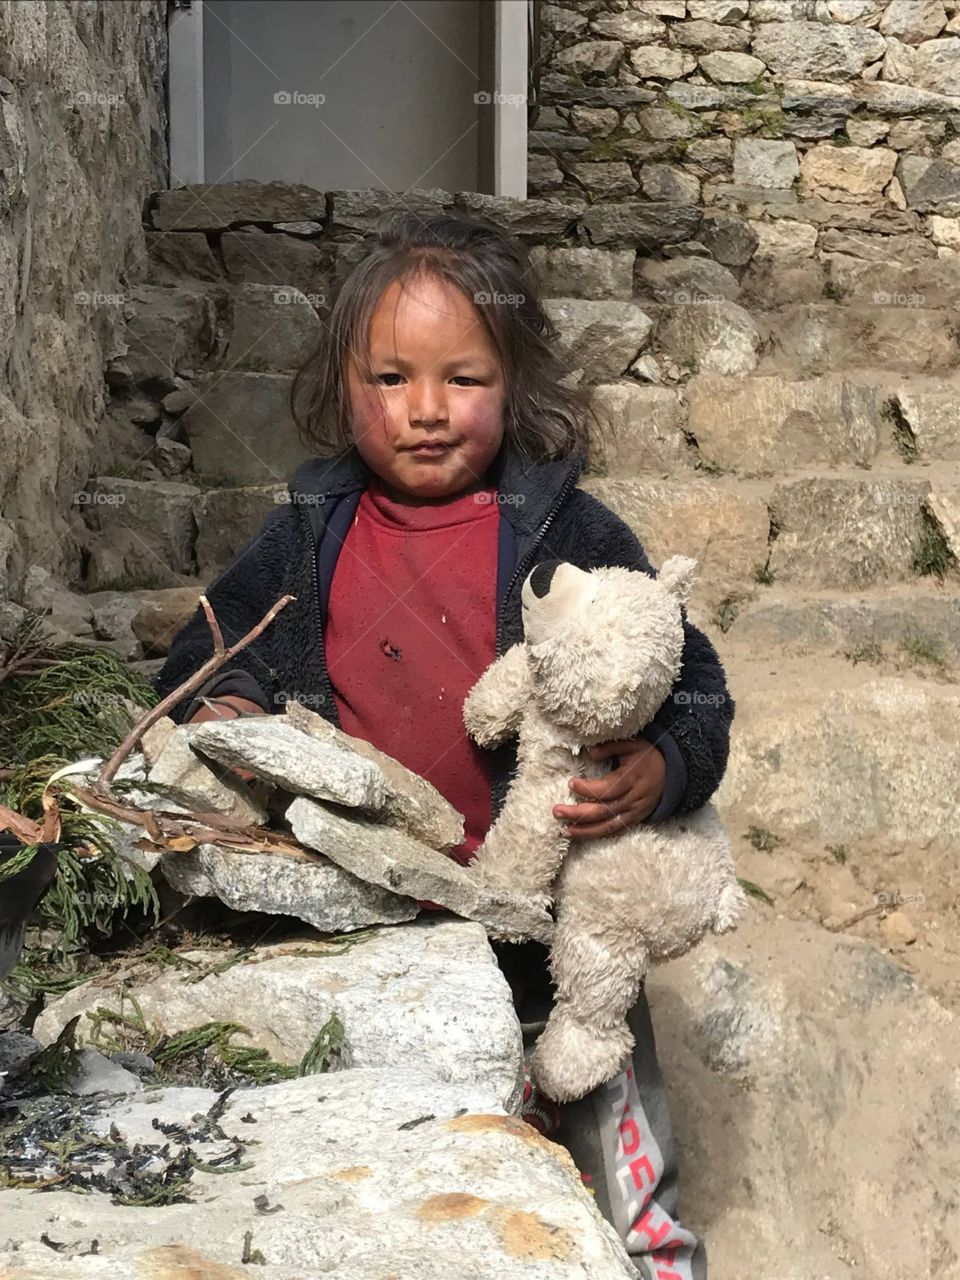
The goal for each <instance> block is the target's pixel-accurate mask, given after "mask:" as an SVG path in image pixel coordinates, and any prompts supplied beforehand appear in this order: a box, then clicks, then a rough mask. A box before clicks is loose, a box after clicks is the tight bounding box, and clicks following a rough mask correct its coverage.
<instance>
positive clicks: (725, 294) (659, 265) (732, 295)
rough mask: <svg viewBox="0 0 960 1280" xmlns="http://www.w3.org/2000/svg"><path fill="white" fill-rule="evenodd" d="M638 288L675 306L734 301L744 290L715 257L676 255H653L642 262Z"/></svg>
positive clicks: (659, 300) (638, 270) (657, 299)
mask: <svg viewBox="0 0 960 1280" xmlns="http://www.w3.org/2000/svg"><path fill="white" fill-rule="evenodd" d="M637 291H638V293H640V294H641V295H643V294H650V295H652V296H653V297H654V298H655V299H656V301H657V302H666V303H669V304H671V305H672V306H684V305H687V304H695V303H698V302H725V301H726V302H732V301H734V300H735V299H736V297H737V295H738V294H739V292H740V282H739V281H738V280H737V277H736V276H735V275H734V274H733V272H732V271H728V270H727V268H726V267H724V266H721V265H720V263H719V262H714V261H713V260H712V259H711V258H684V257H674V258H671V259H670V260H669V261H667V262H664V261H661V260H658V259H656V258H652V259H648V260H647V261H641V262H640V263H639V264H638V269H637Z"/></svg>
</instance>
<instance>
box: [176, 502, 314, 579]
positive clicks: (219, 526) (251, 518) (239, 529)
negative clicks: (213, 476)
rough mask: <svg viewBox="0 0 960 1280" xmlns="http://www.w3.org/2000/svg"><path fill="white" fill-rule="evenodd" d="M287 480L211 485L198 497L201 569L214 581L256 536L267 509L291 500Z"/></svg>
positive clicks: (197, 553) (195, 512)
mask: <svg viewBox="0 0 960 1280" xmlns="http://www.w3.org/2000/svg"><path fill="white" fill-rule="evenodd" d="M289 498H290V494H289V490H288V489H287V486H286V484H285V483H281V482H279V481H274V483H273V484H262V485H243V486H240V487H239V488H231V489H211V490H209V491H208V492H207V493H205V494H203V495H202V496H201V497H200V498H199V499H198V501H197V504H196V507H195V510H194V514H195V517H196V521H197V545H196V555H197V572H198V574H199V575H200V577H201V578H203V579H204V580H205V581H212V580H213V579H214V578H216V577H217V575H218V574H220V573H222V572H223V570H224V569H226V567H227V565H229V564H230V563H231V561H232V560H233V559H234V557H235V556H236V555H237V553H238V552H239V551H240V548H241V547H243V546H244V545H245V544H246V543H247V542H249V540H250V539H251V538H252V537H253V536H254V534H255V533H256V532H257V530H258V529H259V528H260V526H261V524H262V523H263V520H264V518H265V516H266V515H267V513H268V512H269V511H271V510H272V509H273V508H274V507H275V506H277V504H278V503H281V502H287V501H289Z"/></svg>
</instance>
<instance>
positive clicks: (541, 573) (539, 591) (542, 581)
mask: <svg viewBox="0 0 960 1280" xmlns="http://www.w3.org/2000/svg"><path fill="white" fill-rule="evenodd" d="M562 564H563V561H562V560H544V561H542V563H540V564H538V565H537V567H536V568H535V569H534V571H533V573H531V575H530V589H531V591H532V592H533V594H534V595H535V596H536V597H537V599H538V600H542V599H543V597H544V596H545V595H546V594H547V592H548V591H549V590H550V583H551V582H552V581H553V575H554V574H555V573H556V571H557V570H558V569H559V568H560V566H561V565H562Z"/></svg>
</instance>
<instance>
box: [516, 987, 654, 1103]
mask: <svg viewBox="0 0 960 1280" xmlns="http://www.w3.org/2000/svg"><path fill="white" fill-rule="evenodd" d="M633 1045H634V1039H633V1035H632V1034H631V1031H630V1028H629V1027H628V1026H627V1024H626V1022H622V1023H620V1025H619V1026H616V1027H595V1026H592V1025H589V1024H587V1023H583V1022H579V1021H578V1020H577V1019H576V1018H574V1017H573V1016H572V1014H570V1013H568V1012H567V1010H566V1009H564V1008H563V1007H562V1006H561V1005H557V1006H556V1007H555V1008H554V1011H553V1014H552V1016H551V1018H550V1020H549V1022H548V1023H547V1025H546V1028H545V1030H544V1032H543V1034H542V1035H541V1036H540V1039H539V1040H538V1041H537V1047H536V1049H535V1050H534V1052H533V1057H532V1059H531V1071H532V1074H533V1078H534V1080H535V1082H536V1084H537V1085H538V1087H539V1088H540V1089H542V1090H543V1092H544V1093H545V1094H546V1095H547V1096H548V1097H550V1098H553V1099H555V1101H557V1102H575V1101H576V1100H577V1099H578V1098H582V1097H583V1096H584V1094H587V1093H589V1092H590V1091H591V1089H596V1088H597V1086H598V1085H601V1084H606V1082H607V1081H608V1080H612V1079H613V1077H614V1076H615V1075H616V1074H617V1072H618V1071H619V1070H620V1067H621V1065H622V1064H623V1061H624V1059H625V1058H626V1057H627V1055H628V1054H629V1053H630V1051H631V1049H632V1048H633Z"/></svg>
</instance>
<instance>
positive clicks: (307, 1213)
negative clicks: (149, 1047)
mask: <svg viewBox="0 0 960 1280" xmlns="http://www.w3.org/2000/svg"><path fill="white" fill-rule="evenodd" d="M217 1100H218V1095H217V1094H216V1093H215V1092H214V1091H212V1090H208V1089H165V1090H163V1092H162V1094H161V1095H158V1094H144V1095H143V1096H142V1097H138V1098H135V1099H132V1100H130V1101H128V1102H125V1103H123V1104H122V1105H120V1106H112V1107H110V1108H109V1109H107V1108H104V1110H103V1112H102V1114H101V1115H99V1116H98V1117H97V1118H96V1119H95V1120H94V1121H93V1123H94V1124H95V1125H96V1128H97V1130H98V1131H99V1132H102V1133H104V1134H107V1133H109V1129H110V1124H111V1122H113V1123H115V1124H116V1125H117V1127H118V1128H119V1130H120V1132H121V1133H122V1134H123V1135H124V1136H125V1137H126V1139H127V1142H128V1143H134V1142H142V1143H147V1142H153V1143H155V1142H156V1141H157V1139H158V1136H159V1135H158V1133H157V1130H156V1129H155V1128H154V1127H153V1121H154V1119H158V1120H159V1121H160V1122H162V1123H164V1124H175V1125H185V1126H190V1125H191V1122H192V1119H193V1117H194V1116H195V1115H197V1114H201V1115H202V1114H205V1113H207V1112H209V1111H210V1110H211V1108H212V1107H213V1106H214V1104H215V1103H216V1102H217ZM244 1117H249V1119H248V1120H247V1121H246V1123H245V1122H244ZM218 1123H219V1125H220V1127H221V1128H222V1130H223V1132H224V1133H226V1134H227V1137H228V1139H231V1140H232V1139H241V1140H245V1141H249V1140H250V1139H251V1138H256V1140H257V1145H250V1146H249V1147H248V1148H247V1149H246V1150H245V1152H244V1156H243V1159H244V1160H252V1161H253V1167H252V1168H250V1169H248V1170H245V1171H244V1172H243V1173H230V1172H220V1173H218V1174H209V1173H204V1172H202V1171H201V1170H195V1171H194V1172H193V1177H192V1179H191V1185H192V1186H193V1188H194V1192H193V1199H192V1201H191V1202H190V1203H186V1204H174V1205H165V1206H161V1207H142V1208H138V1209H137V1210H136V1217H135V1219H132V1218H131V1210H130V1209H129V1207H125V1206H123V1205H113V1204H112V1203H110V1199H109V1197H107V1196H105V1195H99V1194H93V1195H89V1196H77V1195H71V1194H70V1193H69V1192H62V1191H57V1190H55V1189H52V1190H49V1191H47V1192H45V1193H44V1195H43V1196H42V1197H37V1196H36V1195H35V1194H33V1193H31V1192H29V1191H8V1192H5V1194H4V1231H3V1237H4V1240H10V1241H16V1242H17V1243H16V1246H13V1245H11V1244H3V1245H0V1268H3V1270H5V1271H9V1272H16V1271H20V1272H22V1273H24V1274H31V1275H40V1274H43V1275H44V1276H45V1277H47V1278H48V1280H101V1278H102V1277H103V1276H104V1275H105V1274H106V1273H107V1272H109V1274H110V1276H111V1277H113V1280H142V1277H144V1276H145V1275H148V1274H150V1273H151V1272H152V1273H153V1274H154V1275H156V1276H157V1277H158V1280H159V1277H160V1276H161V1275H169V1276H173V1275H177V1274H179V1275H181V1276H185V1275H186V1274H187V1273H188V1271H189V1272H192V1273H193V1274H195V1275H197V1276H199V1275H206V1276H210V1277H213V1276H215V1275H218V1274H219V1275H221V1276H223V1277H224V1278H225V1277H226V1276H227V1275H229V1274H230V1272H233V1273H234V1274H235V1275H236V1276H238V1277H239V1276H240V1275H241V1274H242V1273H244V1272H245V1271H246V1268H244V1267H243V1266H242V1265H241V1262H240V1259H241V1257H242V1256H243V1251H244V1237H245V1233H246V1232H252V1235H251V1238H250V1246H251V1248H252V1249H254V1250H257V1251H259V1255H260V1256H262V1258H263V1259H264V1261H263V1262H262V1263H260V1264H259V1265H256V1266H255V1267H254V1268H253V1269H255V1270H256V1272H257V1274H258V1276H260V1277H261V1278H262V1280H297V1278H298V1277H302V1276H304V1275H307V1274H310V1275H316V1276H326V1275H329V1276H336V1278H337V1280H369V1277H371V1276H375V1275H381V1274H385V1273H384V1259H385V1258H388V1259H389V1263H388V1268H389V1273H390V1274H391V1275H392V1276H395V1277H396V1280H450V1277H451V1276H454V1275H455V1276H457V1277H460V1278H461V1280H489V1277H490V1276H496V1277H497V1278H498V1280H521V1277H523V1278H524V1280H527V1277H530V1276H531V1274H532V1270H531V1269H533V1271H536V1272H537V1273H539V1274H540V1275H542V1276H543V1277H544V1280H548V1278H549V1280H575V1278H576V1280H581V1278H582V1277H583V1276H587V1275H589V1276H590V1280H629V1278H630V1277H633V1276H635V1274H636V1272H635V1269H634V1267H633V1264H632V1263H631V1262H630V1260H629V1258H628V1257H627V1255H626V1253H625V1252H624V1250H623V1247H622V1245H621V1244H620V1242H619V1240H618V1239H617V1236H616V1233H615V1232H614V1231H613V1229H612V1228H611V1227H610V1226H609V1225H608V1224H607V1223H605V1222H604V1221H603V1219H602V1218H601V1217H600V1214H599V1212H598V1210H597V1207H596V1204H595V1202H594V1200H593V1197H592V1196H591V1195H590V1193H589V1192H588V1191H587V1190H586V1189H585V1188H584V1187H583V1185H582V1183H581V1181H580V1178H579V1175H578V1174H577V1171H576V1169H575V1168H574V1165H573V1162H572V1161H571V1160H570V1158H569V1156H568V1155H567V1154H566V1152H565V1151H564V1150H563V1148H562V1147H560V1146H558V1145H557V1144H556V1143H553V1142H545V1141H543V1140H542V1139H540V1138H539V1137H538V1136H537V1135H536V1134H535V1133H534V1132H533V1130H532V1129H531V1128H530V1127H529V1126H528V1125H525V1124H524V1123H523V1122H522V1121H520V1120H518V1119H516V1118H515V1117H512V1116H508V1115H504V1113H503V1109H502V1108H501V1107H499V1106H498V1105H497V1103H496V1100H495V1098H494V1097H493V1096H492V1095H491V1094H490V1092H489V1091H488V1090H486V1089H480V1088H475V1087H468V1086H465V1085H461V1084H457V1085H452V1084H444V1083H441V1082H440V1081H438V1080H436V1079H432V1078H431V1077H430V1076H429V1075H426V1074H425V1073H423V1072H418V1071H415V1070H402V1069H401V1070H389V1071H373V1070H371V1071H345V1072H339V1073H336V1074H333V1075H327V1076H325V1077H323V1079H322V1080H318V1079H317V1077H316V1076H306V1077H303V1078H301V1079H296V1080H287V1081H284V1082H282V1083H280V1084H276V1085H267V1086H266V1087H264V1088H259V1089H238V1090H237V1091H236V1092H234V1093H232V1094H231V1095H230V1097H229V1098H227V1099H226V1101H225V1105H224V1107H223V1114H222V1115H221V1116H220V1119H219V1121H218ZM170 1142H171V1149H172V1153H173V1154H175V1155H176V1154H179V1150H180V1147H179V1144H178V1142H177V1139H176V1137H175V1136H173V1137H171V1139H170ZM191 1146H192V1147H193V1148H194V1149H195V1150H196V1152H197V1154H198V1157H199V1159H200V1160H201V1161H204V1162H209V1161H210V1160H211V1159H212V1158H214V1157H215V1156H217V1155H221V1154H223V1150H224V1147H223V1143H222V1142H217V1141H215V1140H212V1139H198V1140H194V1141H192V1142H191ZM83 1158H84V1159H85V1160H86V1159H88V1157H87V1156H86V1155H84V1157H83ZM226 1168H227V1169H229V1165H227V1166H226ZM260 1196H264V1197H266V1206H267V1207H266V1208H265V1212H264V1213H262V1214H259V1215H258V1214H256V1212H255V1209H254V1207H253V1205H254V1203H255V1202H256V1203H263V1202H261V1201H260V1200H259V1197H260ZM51 1219H52V1220H53V1221H54V1222H55V1223H56V1222H60V1223H61V1225H67V1223H68V1224H69V1232H70V1235H69V1237H68V1239H70V1240H72V1239H76V1238H79V1239H80V1240H82V1241H83V1242H84V1243H83V1244H82V1245H81V1246H80V1248H79V1249H77V1250H70V1251H64V1253H63V1254H60V1253H56V1252H54V1251H53V1250H51V1248H50V1247H49V1245H46V1244H43V1243H42V1242H41V1241H40V1235H41V1234H42V1232H43V1230H44V1229H45V1228H46V1226H47V1224H48V1223H49V1222H50V1221H51ZM133 1224H135V1230H134V1231H131V1226H132V1225H133ZM93 1238H96V1239H97V1240H98V1242H99V1246H98V1249H99V1251H98V1253H97V1254H96V1255H93V1256H83V1252H84V1251H86V1250H89V1242H90V1240H91V1239H93ZM54 1239H57V1240H58V1241H59V1239H60V1237H56V1236H54ZM255 1256H256V1255H255ZM305 1260H306V1261H305ZM884 1280H886V1277H884Z"/></svg>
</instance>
